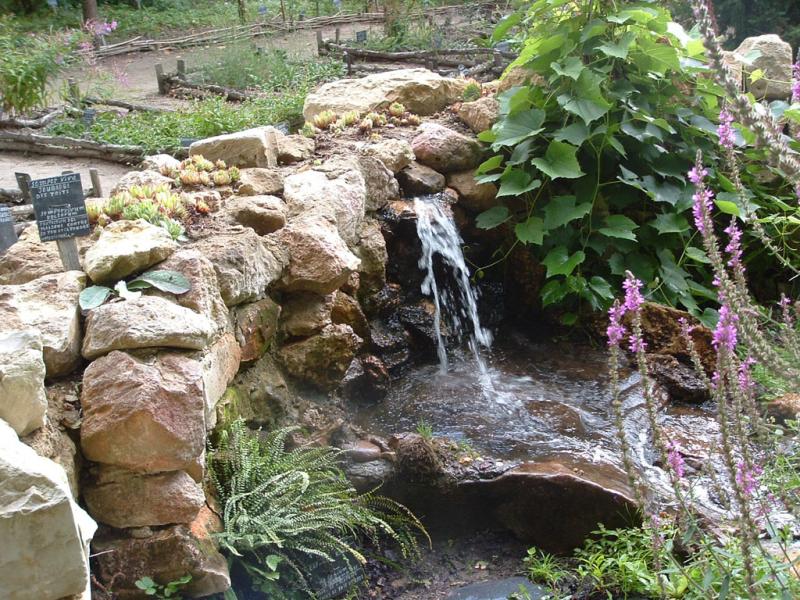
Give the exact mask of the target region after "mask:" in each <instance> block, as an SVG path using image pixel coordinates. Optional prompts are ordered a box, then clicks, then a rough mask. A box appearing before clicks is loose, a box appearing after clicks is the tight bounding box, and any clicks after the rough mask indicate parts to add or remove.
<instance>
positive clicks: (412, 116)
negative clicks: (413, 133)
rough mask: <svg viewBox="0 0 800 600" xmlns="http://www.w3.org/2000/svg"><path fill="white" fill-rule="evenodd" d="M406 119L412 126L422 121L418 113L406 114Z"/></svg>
mask: <svg viewBox="0 0 800 600" xmlns="http://www.w3.org/2000/svg"><path fill="white" fill-rule="evenodd" d="M406 119H407V120H408V124H409V125H413V126H414V127H416V126H417V125H419V124H420V123H422V119H420V118H419V115H415V114H413V113H412V114H410V115H408V117H406Z"/></svg>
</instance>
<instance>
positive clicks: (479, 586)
mask: <svg viewBox="0 0 800 600" xmlns="http://www.w3.org/2000/svg"><path fill="white" fill-rule="evenodd" d="M520 586H523V587H524V588H525V590H527V592H528V596H529V597H530V599H531V600H539V599H540V598H544V597H545V596H547V595H548V594H549V593H550V592H549V591H548V590H547V589H545V588H543V587H541V586H539V585H536V584H533V583H531V582H530V581H528V580H527V579H525V578H524V577H508V578H507V579H498V580H497V581H484V582H482V583H473V584H470V585H467V586H464V587H462V588H459V589H457V590H454V591H452V592H450V594H448V596H447V598H446V599H445V600H508V597H509V596H510V595H511V594H516V593H519V588H520Z"/></svg>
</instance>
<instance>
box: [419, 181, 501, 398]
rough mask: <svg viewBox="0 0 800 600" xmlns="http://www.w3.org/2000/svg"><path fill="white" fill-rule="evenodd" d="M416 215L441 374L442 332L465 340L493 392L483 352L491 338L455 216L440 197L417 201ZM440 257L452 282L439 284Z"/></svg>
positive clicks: (443, 365)
mask: <svg viewBox="0 0 800 600" xmlns="http://www.w3.org/2000/svg"><path fill="white" fill-rule="evenodd" d="M414 210H415V212H416V213H417V235H418V236H419V239H420V241H421V242H422V256H421V257H420V259H419V267H420V269H422V270H423V271H425V279H424V280H423V281H422V293H423V294H426V295H429V296H431V297H432V298H433V303H434V306H435V309H436V310H435V314H434V329H435V330H436V336H437V347H436V352H437V353H438V356H439V365H440V368H441V371H442V372H443V373H446V372H447V370H448V357H447V345H446V343H445V336H444V335H443V334H442V328H443V327H444V329H445V330H446V331H447V332H448V334H449V336H448V337H452V338H455V339H456V340H458V341H459V342H463V341H464V340H465V339H466V341H467V345H468V346H469V349H470V351H471V352H472V354H473V356H474V357H475V363H476V365H477V367H478V371H479V376H480V379H481V384H482V385H483V387H484V389H491V387H492V386H491V380H490V377H489V369H488V367H487V365H486V360H485V359H484V357H483V355H482V354H481V348H482V347H483V348H487V349H488V348H489V347H490V346H491V345H492V334H491V333H490V332H489V330H488V329H485V328H484V327H482V326H481V322H480V317H479V316H478V298H477V293H476V291H475V289H474V288H473V287H472V284H471V283H470V280H469V269H468V268H467V264H466V262H465V261H464V253H463V252H462V251H461V244H462V243H463V241H462V240H461V236H460V235H459V234H458V230H457V229H456V224H455V222H454V221H453V215H452V213H451V212H450V210H449V208H448V207H447V206H446V203H445V202H444V201H443V199H442V198H441V197H440V196H426V197H424V198H415V199H414ZM437 255H438V256H439V258H440V260H441V261H442V263H443V264H444V265H445V266H446V267H447V271H448V274H449V275H450V277H448V279H449V281H446V282H438V281H437V280H436V273H435V268H434V262H435V257H436V256H437Z"/></svg>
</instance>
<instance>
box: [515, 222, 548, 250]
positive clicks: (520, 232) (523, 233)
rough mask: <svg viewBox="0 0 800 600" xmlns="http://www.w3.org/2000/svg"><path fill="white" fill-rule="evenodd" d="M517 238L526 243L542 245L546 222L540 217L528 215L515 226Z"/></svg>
mask: <svg viewBox="0 0 800 600" xmlns="http://www.w3.org/2000/svg"><path fill="white" fill-rule="evenodd" d="M514 233H516V234H517V239H519V241H520V242H522V243H524V244H536V245H537V246H541V245H542V242H543V241H544V222H543V221H542V219H540V218H539V217H528V218H527V219H526V220H525V221H523V222H522V223H517V226H516V227H514Z"/></svg>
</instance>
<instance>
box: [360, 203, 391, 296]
mask: <svg viewBox="0 0 800 600" xmlns="http://www.w3.org/2000/svg"><path fill="white" fill-rule="evenodd" d="M354 252H355V254H356V256H358V258H359V259H360V260H361V267H359V275H360V288H361V290H360V291H361V293H362V294H365V295H370V294H374V293H376V292H377V291H379V290H380V289H381V288H383V286H384V285H386V263H387V262H388V260H389V255H388V253H387V251H386V240H385V239H384V238H383V233H381V224H380V222H379V221H378V220H377V219H364V222H363V223H361V230H360V232H359V242H358V246H356V247H355V249H354Z"/></svg>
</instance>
